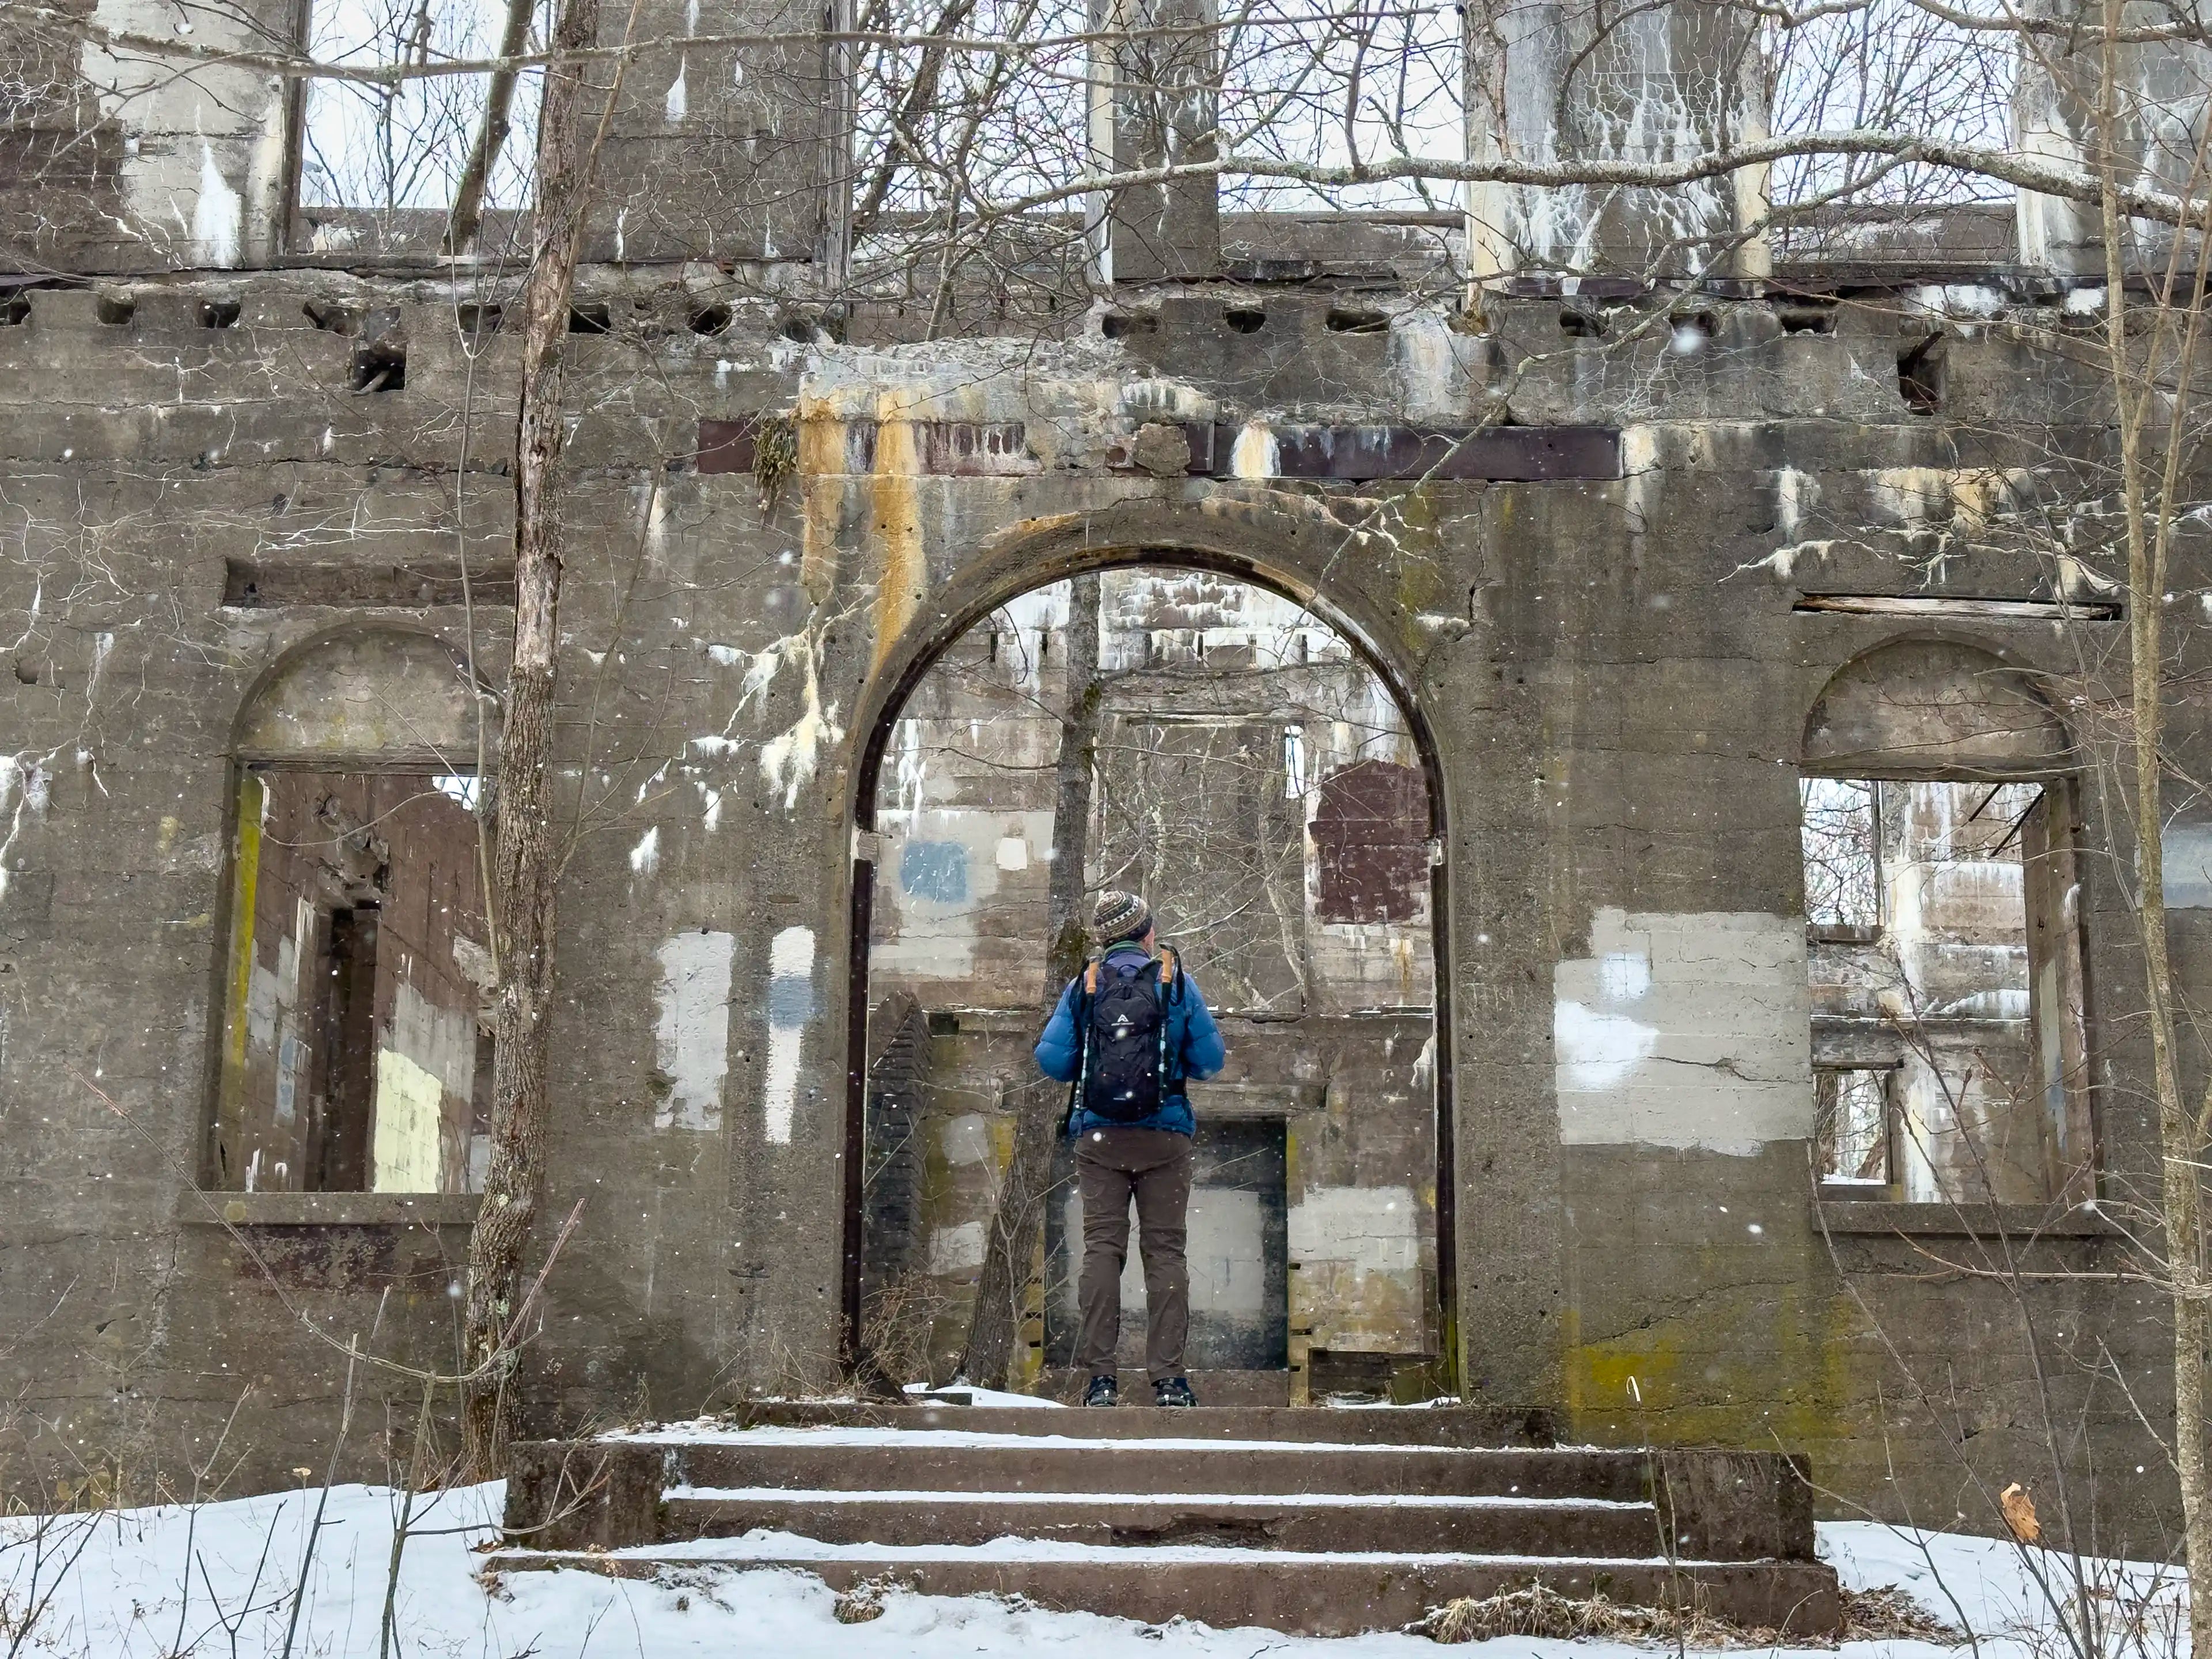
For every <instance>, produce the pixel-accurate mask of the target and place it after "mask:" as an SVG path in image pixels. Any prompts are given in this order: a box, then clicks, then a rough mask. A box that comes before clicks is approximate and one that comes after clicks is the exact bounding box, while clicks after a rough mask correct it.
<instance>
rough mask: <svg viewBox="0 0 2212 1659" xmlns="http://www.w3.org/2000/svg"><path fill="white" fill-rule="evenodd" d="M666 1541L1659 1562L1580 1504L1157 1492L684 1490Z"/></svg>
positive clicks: (1657, 1539)
mask: <svg viewBox="0 0 2212 1659" xmlns="http://www.w3.org/2000/svg"><path fill="white" fill-rule="evenodd" d="M660 1527H661V1538H662V1539H663V1540H664V1541H681V1540H687V1539H703V1538H736V1537H741V1536H743V1535H744V1534H746V1533H748V1532H752V1531H756V1530H760V1531H768V1532H787V1533H796V1534H801V1535H803V1536H805V1537H807V1538H811V1539H815V1540H817V1541H821V1542H823V1543H825V1544H894V1545H921V1544H950V1545H963V1546H965V1545H981V1544H987V1543H989V1542H991V1541H993V1540H994V1539H1000V1538H1022V1539H1035V1540H1040V1541H1048V1542H1052V1543H1060V1544H1084V1545H1091V1546H1098V1547H1111V1548H1136V1547H1149V1546H1157V1545H1168V1544H1206V1545H1217V1546H1218V1545H1234V1546H1238V1547H1246V1548H1251V1549H1266V1550H1290V1551H1303V1552H1307V1553H1316V1554H1326V1553H1328V1552H1329V1551H1331V1550H1332V1549H1334V1548H1335V1547H1338V1546H1340V1545H1342V1544H1344V1543H1346V1541H1357V1542H1358V1547H1360V1548H1361V1549H1363V1550H1370V1551H1376V1550H1379V1551H1384V1552H1388V1553H1399V1554H1407V1555H1420V1554H1433V1553H1438V1552H1443V1553H1460V1554H1472V1555H1499V1554H1516V1555H1541V1556H1583V1557H1590V1556H1608V1557H1624V1558H1634V1557H1638V1556H1644V1555H1651V1554H1655V1553H1659V1552H1660V1551H1661V1550H1662V1547H1663V1541H1662V1535H1661V1530H1660V1526H1659V1512H1658V1510H1656V1508H1655V1507H1653V1506H1652V1505H1651V1504H1606V1503H1597V1502H1591V1501H1589V1500H1584V1499H1580V1498H1560V1499H1544V1498H1534V1499H1521V1498H1379V1499H1378V1498H1371V1497H1354V1496H1310V1495H1309V1496H1301V1497H1297V1498H1280V1497H1255V1496H1250V1495H1236V1494H1229V1493H1211V1494H1183V1495H1180V1496H1173V1497H1162V1496H1160V1495H1158V1494H1156V1493H1146V1492H1112V1493H1108V1492H1027V1493H1024V1492H927V1493H915V1492H832V1491H816V1492H794V1491H789V1490H784V1489H780V1488H775V1487H754V1488H751V1489H742V1490H730V1489H720V1490H717V1489H714V1488H710V1487H696V1486H678V1487H672V1488H671V1489H669V1490H667V1491H666V1492H663V1493H662V1495H661V1519H660Z"/></svg>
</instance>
